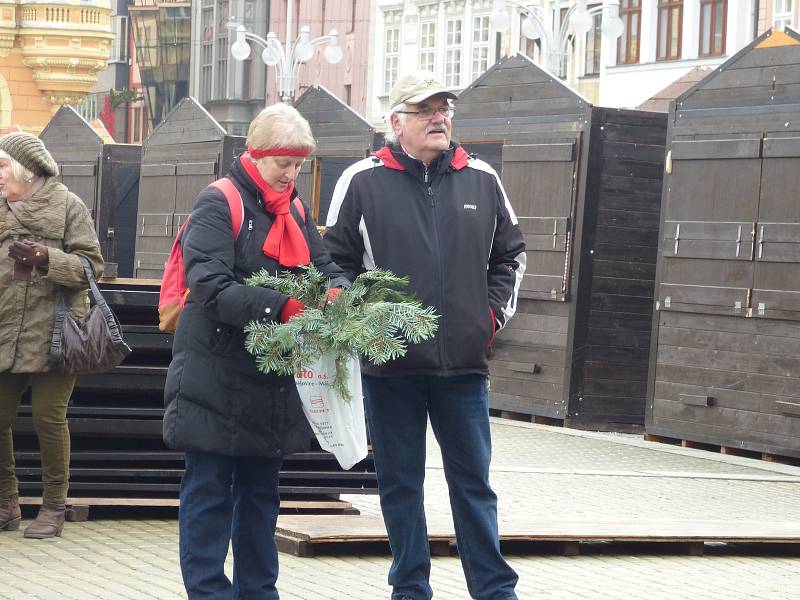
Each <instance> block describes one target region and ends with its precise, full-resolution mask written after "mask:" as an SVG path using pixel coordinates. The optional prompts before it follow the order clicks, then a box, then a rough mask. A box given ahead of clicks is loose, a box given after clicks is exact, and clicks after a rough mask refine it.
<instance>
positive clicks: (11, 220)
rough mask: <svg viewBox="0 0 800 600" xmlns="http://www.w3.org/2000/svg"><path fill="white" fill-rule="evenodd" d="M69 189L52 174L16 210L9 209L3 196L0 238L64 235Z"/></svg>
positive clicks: (0, 208)
mask: <svg viewBox="0 0 800 600" xmlns="http://www.w3.org/2000/svg"><path fill="white" fill-rule="evenodd" d="M68 193H69V191H68V190H67V188H66V187H65V186H64V184H62V183H60V182H59V181H58V180H57V179H56V178H55V177H50V178H48V179H47V180H46V181H45V182H44V185H43V186H42V188H41V189H40V190H39V191H37V192H36V193H35V194H33V196H31V197H30V198H28V199H27V200H25V202H24V203H23V206H22V210H20V211H19V213H18V214H16V215H15V214H14V213H12V212H11V209H9V208H8V205H7V204H6V201H5V200H2V204H0V240H4V239H6V238H7V237H9V236H10V235H15V234H16V235H40V236H42V237H43V238H45V239H61V238H63V237H64V230H65V227H66V218H67V194H68Z"/></svg>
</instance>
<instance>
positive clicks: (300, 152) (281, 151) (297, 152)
mask: <svg viewBox="0 0 800 600" xmlns="http://www.w3.org/2000/svg"><path fill="white" fill-rule="evenodd" d="M247 151H248V152H249V153H250V156H251V157H252V158H254V159H256V160H258V159H259V158H264V157H265V156H304V157H305V156H308V155H309V154H311V153H310V152H309V151H308V150H306V149H304V148H281V147H278V148H268V149H266V150H257V149H255V148H253V147H252V146H248V147H247Z"/></svg>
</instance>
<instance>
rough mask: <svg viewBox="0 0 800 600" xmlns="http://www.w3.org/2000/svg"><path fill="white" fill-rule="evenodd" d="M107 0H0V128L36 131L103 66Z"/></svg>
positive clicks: (74, 100)
mask: <svg viewBox="0 0 800 600" xmlns="http://www.w3.org/2000/svg"><path fill="white" fill-rule="evenodd" d="M110 18H111V6H110V0H51V1H47V0H0V131H2V130H3V129H5V128H7V127H9V126H10V125H12V124H13V125H18V126H20V127H21V128H22V129H24V130H26V131H30V132H31V133H39V131H41V130H42V128H43V127H44V126H45V125H46V124H47V123H48V121H50V118H51V117H52V115H53V113H54V112H55V111H56V110H58V108H59V107H60V106H61V105H62V104H79V103H80V102H81V101H82V100H83V97H84V96H85V95H86V93H87V92H88V91H89V90H90V89H91V87H92V86H93V85H94V83H95V82H96V81H97V73H98V71H102V70H103V69H105V68H106V66H107V64H108V57H109V50H110V48H111V42H112V40H113V39H114V34H113V33H112V27H111V22H110Z"/></svg>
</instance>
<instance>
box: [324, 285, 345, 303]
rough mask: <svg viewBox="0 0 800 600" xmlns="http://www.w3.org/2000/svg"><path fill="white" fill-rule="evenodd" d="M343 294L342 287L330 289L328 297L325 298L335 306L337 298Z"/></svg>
mask: <svg viewBox="0 0 800 600" xmlns="http://www.w3.org/2000/svg"><path fill="white" fill-rule="evenodd" d="M341 293H342V288H340V287H334V288H330V289H329V290H328V293H327V295H326V296H325V301H326V302H327V303H328V304H333V303H334V302H336V296H338V295H339V294H341Z"/></svg>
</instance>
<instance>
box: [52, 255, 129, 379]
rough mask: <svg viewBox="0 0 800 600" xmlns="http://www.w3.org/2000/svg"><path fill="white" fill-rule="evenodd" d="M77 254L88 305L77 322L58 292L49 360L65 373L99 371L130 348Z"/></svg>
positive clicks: (85, 262) (84, 261)
mask: <svg viewBox="0 0 800 600" xmlns="http://www.w3.org/2000/svg"><path fill="white" fill-rule="evenodd" d="M78 258H80V259H81V263H82V264H83V270H84V272H85V273H86V279H87V280H88V281H89V298H90V300H91V303H92V307H91V308H90V309H89V314H87V315H86V319H85V321H84V322H83V324H81V319H78V318H76V317H75V315H74V314H72V312H71V311H70V310H69V307H68V306H67V303H66V301H65V299H64V295H63V294H62V296H61V301H60V303H59V305H58V307H57V309H56V320H55V325H54V327H53V339H52V341H51V343H50V361H51V364H52V365H53V366H54V367H55V368H56V369H58V370H60V371H64V372H66V373H75V374H78V375H80V374H84V373H101V372H103V371H108V370H110V369H113V368H114V367H116V366H117V365H119V364H120V363H121V362H122V361H123V360H124V359H125V357H126V356H128V355H129V354H130V353H131V349H130V347H129V346H128V344H126V343H125V340H123V339H122V333H121V332H120V326H119V321H118V320H117V316H116V315H115V314H114V312H113V311H112V310H111V308H110V307H109V306H108V303H107V302H106V300H105V298H103V295H102V294H101V293H100V288H98V287H97V281H95V278H94V273H93V272H92V267H91V265H90V264H89V260H88V259H87V258H86V257H85V256H80V255H78Z"/></svg>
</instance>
